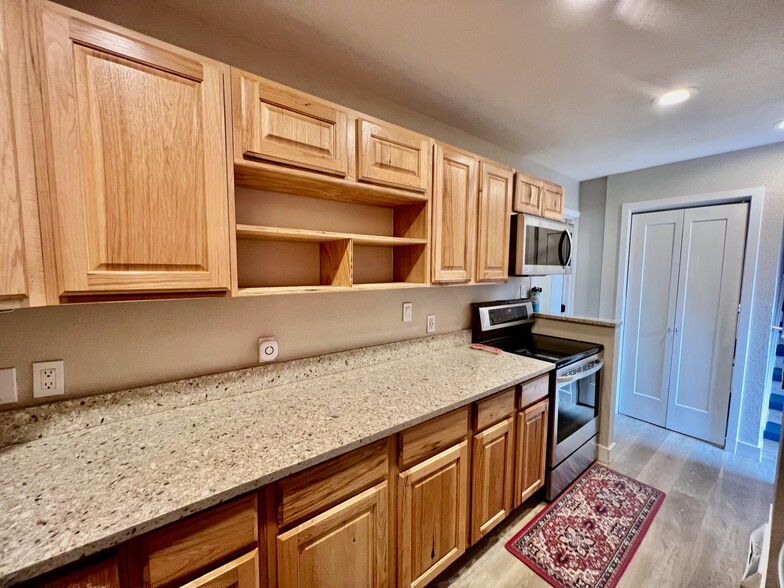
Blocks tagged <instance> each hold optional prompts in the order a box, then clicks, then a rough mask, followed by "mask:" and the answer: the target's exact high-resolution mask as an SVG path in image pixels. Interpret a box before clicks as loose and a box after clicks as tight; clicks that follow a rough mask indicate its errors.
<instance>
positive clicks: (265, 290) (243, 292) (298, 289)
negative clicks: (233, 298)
mask: <svg viewBox="0 0 784 588" xmlns="http://www.w3.org/2000/svg"><path fill="white" fill-rule="evenodd" d="M350 290H351V288H350V287H348V286H260V287H256V288H239V289H238V290H237V296H268V295H271V294H305V293H315V292H348V291H350Z"/></svg>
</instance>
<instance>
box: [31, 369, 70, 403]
mask: <svg viewBox="0 0 784 588" xmlns="http://www.w3.org/2000/svg"><path fill="white" fill-rule="evenodd" d="M51 369H53V370H54V388H51V389H49V390H44V388H43V383H42V378H41V372H42V371H43V370H51ZM63 394H65V363H64V362H63V361H62V360H58V361H40V362H38V363H34V364H33V398H46V397H47V396H62V395H63Z"/></svg>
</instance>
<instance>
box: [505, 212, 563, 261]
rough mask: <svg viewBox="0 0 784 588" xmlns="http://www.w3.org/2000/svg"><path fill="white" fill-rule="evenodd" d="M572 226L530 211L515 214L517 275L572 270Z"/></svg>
mask: <svg viewBox="0 0 784 588" xmlns="http://www.w3.org/2000/svg"><path fill="white" fill-rule="evenodd" d="M572 231H573V226H572V225H570V224H568V223H565V222H562V221H555V220H551V219H548V218H541V217H538V216H533V215H530V214H516V215H512V238H511V240H510V245H511V259H510V260H509V267H510V269H511V271H512V275H515V276H547V275H551V274H570V273H572Z"/></svg>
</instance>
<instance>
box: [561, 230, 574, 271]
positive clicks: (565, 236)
mask: <svg viewBox="0 0 784 588" xmlns="http://www.w3.org/2000/svg"><path fill="white" fill-rule="evenodd" d="M567 239H569V257H568V258H567V259H566V260H564V256H563V245H564V241H566V240H567ZM558 261H559V262H560V263H561V266H562V267H566V266H567V265H569V262H570V261H572V236H571V235H570V234H569V231H564V232H563V233H561V238H560V239H559V240H558Z"/></svg>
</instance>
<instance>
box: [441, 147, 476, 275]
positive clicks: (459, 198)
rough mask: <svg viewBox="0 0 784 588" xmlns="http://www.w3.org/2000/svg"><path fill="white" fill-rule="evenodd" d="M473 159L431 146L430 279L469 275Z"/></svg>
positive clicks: (473, 222)
mask: <svg viewBox="0 0 784 588" xmlns="http://www.w3.org/2000/svg"><path fill="white" fill-rule="evenodd" d="M477 163H478V162H477V160H476V159H474V158H473V157H471V156H469V155H466V154H464V153H461V152H458V151H455V150H452V149H450V148H449V147H445V146H442V145H436V147H435V173H434V181H433V281H434V282H468V281H470V280H471V278H472V275H473V265H474V250H475V249H476V247H475V242H474V240H475V237H476V206H477V198H478V191H479V190H478V181H477Z"/></svg>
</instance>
